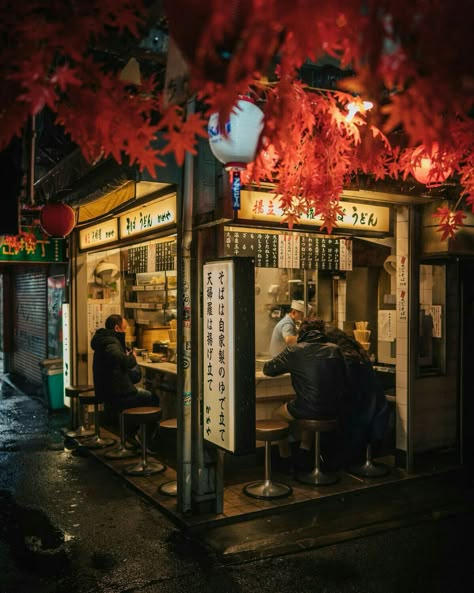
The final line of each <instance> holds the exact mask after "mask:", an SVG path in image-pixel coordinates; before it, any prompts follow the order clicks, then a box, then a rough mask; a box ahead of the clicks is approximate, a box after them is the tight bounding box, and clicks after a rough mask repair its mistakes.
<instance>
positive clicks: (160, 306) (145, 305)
mask: <svg viewBox="0 0 474 593" xmlns="http://www.w3.org/2000/svg"><path fill="white" fill-rule="evenodd" d="M163 305H164V303H131V302H129V301H125V303H124V305H123V306H124V307H125V308H126V309H151V310H154V311H157V310H159V309H163Z"/></svg>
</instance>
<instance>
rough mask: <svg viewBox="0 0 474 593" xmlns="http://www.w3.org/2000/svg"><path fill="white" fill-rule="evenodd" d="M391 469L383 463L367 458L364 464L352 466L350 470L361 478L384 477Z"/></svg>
mask: <svg viewBox="0 0 474 593" xmlns="http://www.w3.org/2000/svg"><path fill="white" fill-rule="evenodd" d="M389 471H390V470H389V469H388V467H387V466H386V465H383V464H382V463H374V462H373V461H372V460H371V459H367V461H366V462H365V463H364V465H359V466H356V467H351V468H350V469H349V472H350V473H351V474H354V475H355V476H359V477H361V478H383V476H386V475H387V474H388V473H389Z"/></svg>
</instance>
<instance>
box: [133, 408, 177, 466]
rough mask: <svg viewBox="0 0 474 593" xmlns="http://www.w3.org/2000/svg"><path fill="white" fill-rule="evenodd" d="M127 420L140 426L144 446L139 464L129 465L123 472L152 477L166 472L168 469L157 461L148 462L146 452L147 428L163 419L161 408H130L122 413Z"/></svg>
mask: <svg viewBox="0 0 474 593" xmlns="http://www.w3.org/2000/svg"><path fill="white" fill-rule="evenodd" d="M122 414H123V415H124V416H126V418H127V420H135V421H136V422H138V423H139V424H140V440H141V445H142V451H141V459H140V461H139V463H135V464H134V465H129V466H128V467H126V468H125V469H124V470H123V473H124V474H125V475H127V476H152V475H153V474H159V473H161V472H164V471H165V469H166V467H165V466H164V465H163V464H162V463H159V462H156V461H148V459H147V450H146V427H147V426H148V425H149V424H155V423H156V422H158V421H159V420H160V418H161V408H158V407H156V406H146V407H143V408H128V410H124V411H123V412H122Z"/></svg>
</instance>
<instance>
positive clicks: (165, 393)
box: [137, 357, 295, 420]
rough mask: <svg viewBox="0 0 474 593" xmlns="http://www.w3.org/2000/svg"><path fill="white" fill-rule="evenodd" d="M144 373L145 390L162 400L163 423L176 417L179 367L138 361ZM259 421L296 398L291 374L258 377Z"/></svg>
mask: <svg viewBox="0 0 474 593" xmlns="http://www.w3.org/2000/svg"><path fill="white" fill-rule="evenodd" d="M137 362H138V364H139V366H140V367H141V368H142V370H143V386H144V387H145V389H149V390H150V391H152V392H153V393H156V394H157V395H158V397H159V398H160V405H161V408H162V410H163V419H164V420H166V419H167V418H173V417H176V376H177V373H178V370H177V366H176V364H174V363H172V362H146V361H143V360H141V359H140V358H138V357H137ZM255 388H256V393H255V396H256V418H257V420H264V419H266V418H271V415H272V411H273V410H274V409H275V408H277V407H278V406H280V405H281V404H282V403H283V402H285V401H288V400H289V399H292V398H293V397H294V395H295V392H294V390H293V387H292V386H291V377H290V374H289V373H286V374H284V375H280V376H279V377H267V376H266V375H264V374H263V372H262V371H261V370H258V371H257V372H256V373H255Z"/></svg>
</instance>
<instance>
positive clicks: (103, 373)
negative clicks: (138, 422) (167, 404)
mask: <svg viewBox="0 0 474 593" xmlns="http://www.w3.org/2000/svg"><path fill="white" fill-rule="evenodd" d="M126 330H127V320H126V319H124V318H123V317H122V316H121V315H118V314H114V315H109V317H107V319H106V321H105V328H99V329H98V330H97V331H96V333H95V334H94V336H93V338H92V340H91V347H92V349H93V350H94V359H93V363H92V370H93V376H94V389H95V394H96V396H97V397H98V398H99V399H100V400H101V401H103V402H104V410H105V415H106V417H107V419H108V420H109V421H112V422H113V423H116V422H117V421H118V415H119V414H120V412H121V411H122V410H126V409H127V408H137V407H144V406H157V405H158V404H159V401H158V398H157V397H156V396H154V395H152V393H151V392H150V391H148V390H146V389H143V388H142V387H136V385H135V384H134V382H137V380H136V378H134V376H133V374H134V372H135V369H136V367H137V361H136V358H135V355H134V354H133V352H132V350H128V349H127V347H126V345H125V332H126ZM138 380H139V379H138ZM128 428H129V430H128V434H129V435H133V434H134V433H135V430H136V428H137V427H128ZM130 429H132V432H130Z"/></svg>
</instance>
